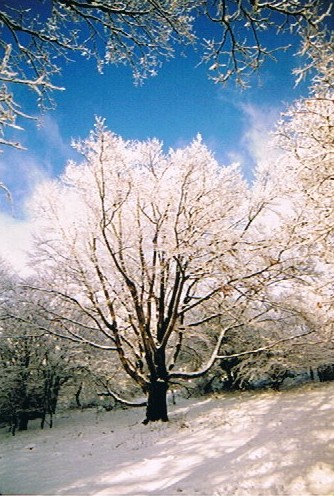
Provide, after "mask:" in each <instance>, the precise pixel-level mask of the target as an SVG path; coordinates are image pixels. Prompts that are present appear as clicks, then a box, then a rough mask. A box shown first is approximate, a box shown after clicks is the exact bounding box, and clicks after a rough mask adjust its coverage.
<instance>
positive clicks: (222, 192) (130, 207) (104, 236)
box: [32, 120, 296, 421]
mask: <svg viewBox="0 0 334 496" xmlns="http://www.w3.org/2000/svg"><path fill="white" fill-rule="evenodd" d="M76 148H77V149H78V150H79V151H80V152H81V153H82V155H83V157H84V160H83V162H82V163H81V164H76V163H70V164H69V165H68V166H67V168H66V170H65V172H64V174H63V175H62V177H61V178H60V180H58V181H49V182H47V183H44V184H43V185H41V186H40V187H39V188H38V190H37V192H36V194H35V198H34V200H33V204H32V209H33V211H34V212H35V215H36V223H37V224H36V232H37V234H36V247H37V248H36V254H35V258H34V265H35V267H39V270H40V281H43V283H41V282H40V283H39V287H37V288H36V289H38V290H40V291H43V293H44V294H45V295H49V297H50V305H49V309H48V318H47V320H46V321H45V322H42V321H41V322H40V323H39V325H40V328H44V329H51V331H52V332H54V333H55V334H57V335H59V336H64V337H67V338H68V339H70V340H72V341H74V342H80V343H86V344H90V345H91V346H93V347H95V348H100V349H103V350H110V352H113V353H117V354H118V356H119V359H120V362H121V364H122V366H123V368H124V370H125V371H126V373H127V374H128V375H129V376H130V377H131V378H132V379H133V380H134V381H135V382H136V383H137V384H138V385H139V386H140V387H141V388H142V390H143V391H144V392H145V394H147V395H148V406H147V420H148V421H150V420H159V419H162V420H167V407H166V393H167V389H168V386H169V384H170V382H171V381H173V380H179V379H191V378H195V377H199V376H201V375H203V374H204V373H205V372H207V371H208V370H209V369H210V367H211V366H212V365H213V363H214V362H215V360H217V359H218V357H220V355H219V350H220V345H221V343H222V340H223V338H224V336H225V337H226V336H227V335H228V333H229V332H231V330H232V329H235V328H238V327H240V328H242V327H243V326H244V325H245V322H247V324H248V325H255V323H256V322H258V321H261V319H264V316H265V315H266V314H267V313H268V312H270V311H271V310H272V305H273V304H274V305H276V300H275V298H276V295H275V287H281V286H282V285H283V284H284V281H286V280H289V279H291V278H292V279H294V278H295V271H296V261H295V258H294V257H292V256H290V254H289V252H288V249H289V248H290V247H289V246H287V248H282V244H281V243H280V242H278V241H277V240H278V239H279V236H278V235H276V237H274V236H272V238H270V237H269V236H268V235H267V236H266V237H265V236H264V233H263V230H262V228H261V224H257V218H258V217H259V215H260V213H261V212H262V210H263V209H264V208H265V207H266V203H265V202H262V203H261V204H259V203H254V204H253V203H252V204H249V194H248V189H247V186H246V183H245V182H244V181H243V179H242V177H241V175H240V173H239V171H238V167H237V166H236V165H232V166H228V167H223V166H220V165H219V164H218V163H217V162H216V160H215V159H214V158H213V156H212V155H211V153H210V152H209V151H208V149H207V148H206V146H205V145H204V144H203V143H202V142H201V139H200V137H198V138H197V139H195V140H194V141H193V142H192V143H191V144H190V145H189V146H187V147H185V148H184V149H179V150H170V151H169V152H168V153H164V152H163V149H162V145H161V143H159V142H158V141H156V140H151V141H148V142H136V141H125V140H123V139H122V138H120V137H117V136H115V135H114V134H112V133H111V132H109V131H107V130H106V129H105V127H104V125H103V122H102V121H101V120H99V121H98V122H97V124H96V127H95V130H94V131H93V132H92V133H91V134H90V136H89V138H88V139H86V140H84V141H82V142H78V143H77V144H76ZM253 226H254V228H253ZM275 240H276V241H275ZM276 291H277V290H276ZM288 315H290V313H289V312H288ZM292 334H293V333H292ZM195 356H196V359H194V357H195ZM187 357H188V359H187ZM221 358H223V357H221Z"/></svg>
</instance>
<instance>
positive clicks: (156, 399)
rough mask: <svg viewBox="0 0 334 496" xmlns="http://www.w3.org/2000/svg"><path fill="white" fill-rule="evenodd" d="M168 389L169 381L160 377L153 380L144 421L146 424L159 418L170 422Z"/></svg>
mask: <svg viewBox="0 0 334 496" xmlns="http://www.w3.org/2000/svg"><path fill="white" fill-rule="evenodd" d="M167 391H168V382H167V381H164V380H162V379H158V380H156V381H152V382H151V384H150V385H149V389H148V400H147V407H146V419H145V420H144V422H143V423H144V424H148V423H149V422H156V421H157V420H162V421H163V422H168V414H167Z"/></svg>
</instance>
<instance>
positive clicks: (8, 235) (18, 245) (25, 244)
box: [0, 213, 32, 275]
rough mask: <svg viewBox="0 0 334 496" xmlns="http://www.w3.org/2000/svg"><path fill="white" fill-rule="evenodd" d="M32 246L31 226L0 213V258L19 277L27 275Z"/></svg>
mask: <svg viewBox="0 0 334 496" xmlns="http://www.w3.org/2000/svg"><path fill="white" fill-rule="evenodd" d="M31 246H32V235H31V225H30V223H29V222H28V221H22V220H17V219H14V218H13V217H11V216H10V215H6V214H3V213H0V257H1V258H2V259H4V260H5V261H7V262H8V263H9V264H10V265H11V266H12V267H13V268H14V269H15V270H16V271H17V272H18V273H20V274H21V275H28V274H30V273H31V272H32V269H31V268H29V266H28V252H29V250H30V249H31Z"/></svg>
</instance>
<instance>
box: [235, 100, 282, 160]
mask: <svg viewBox="0 0 334 496" xmlns="http://www.w3.org/2000/svg"><path fill="white" fill-rule="evenodd" d="M240 109H241V110H242V113H243V116H244V117H243V120H244V128H245V132H244V134H243V137H242V140H241V145H242V148H243V149H244V150H245V151H246V153H247V154H248V155H249V156H250V158H251V159H252V160H253V162H254V163H258V162H262V161H265V160H267V159H268V158H270V157H271V156H272V154H273V150H272V148H271V147H270V144H269V143H270V134H271V132H272V131H273V130H274V128H275V124H276V122H277V120H278V118H279V115H280V111H279V109H277V108H275V107H268V106H267V107H266V108H262V107H259V106H257V105H254V104H250V103H247V104H241V105H240Z"/></svg>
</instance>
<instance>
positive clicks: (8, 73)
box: [0, 0, 329, 147]
mask: <svg viewBox="0 0 334 496" xmlns="http://www.w3.org/2000/svg"><path fill="white" fill-rule="evenodd" d="M328 14H329V10H328V9H327V8H326V2H325V3H324V2H323V1H322V0H307V1H304V0H284V1H282V0H270V1H258V0H255V1H253V0H242V1H237V0H232V1H228V0H219V1H215V0H210V1H203V0H163V1H160V0H159V1H157V0H145V1H143V0H127V1H126V2H115V1H113V0H94V1H85V0H45V1H43V2H38V1H34V0H31V1H29V2H27V1H23V0H21V1H19V0H17V1H15V2H14V4H13V2H11V1H10V0H4V1H3V2H2V3H1V12H0V33H1V36H0V38H1V41H0V61H1V62H0V81H2V85H1V87H0V144H7V145H8V144H9V145H13V146H16V147H18V146H20V145H19V143H18V142H15V141H12V140H11V139H10V137H9V136H7V134H8V133H7V130H8V128H10V127H14V128H16V127H18V124H19V121H20V120H21V119H19V120H17V118H22V117H28V115H27V112H28V111H27V110H26V109H25V108H24V107H23V108H22V101H23V99H22V98H21V97H19V96H18V95H20V93H21V95H22V92H20V91H17V88H18V87H21V88H22V87H26V88H28V89H30V90H33V91H35V92H36V95H37V103H38V105H39V106H40V107H41V108H42V109H43V108H44V109H45V108H49V107H50V106H51V107H52V106H53V104H54V102H53V100H52V92H53V90H57V89H58V90H59V89H62V83H61V78H59V77H58V76H59V74H60V73H61V67H62V65H63V63H64V61H67V62H68V61H70V60H71V59H76V58H77V57H78V56H84V57H86V58H92V57H93V58H95V59H96V60H97V65H98V69H99V70H100V71H103V67H104V66H105V65H106V64H110V63H112V64H127V65H129V66H130V67H131V68H132V71H133V74H134V77H135V80H136V81H142V80H143V79H144V78H145V77H147V76H148V75H152V74H156V72H157V70H158V69H159V67H160V65H161V63H162V61H163V60H165V59H169V58H171V57H172V56H174V55H175V53H177V52H176V46H177V45H178V44H180V45H181V46H183V47H184V45H187V44H191V45H193V46H194V47H195V48H196V49H197V50H198V52H199V54H200V55H199V60H200V61H202V62H205V63H207V64H208V65H209V69H210V74H211V77H212V79H213V80H214V81H216V82H225V81H227V80H228V79H229V78H231V77H235V78H236V79H237V81H238V82H239V83H240V84H245V83H246V82H247V80H248V77H249V75H250V74H252V73H253V72H254V71H256V70H257V69H258V68H259V67H260V66H261V65H262V63H263V62H264V61H265V60H266V59H267V58H272V57H273V56H274V54H275V52H276V51H277V50H278V49H280V48H288V46H286V40H285V39H284V38H283V36H282V37H281V35H284V36H285V35H286V34H287V33H288V34H289V35H290V34H291V33H292V34H293V35H295V36H296V39H297V40H302V49H301V51H302V53H303V54H305V52H308V51H309V50H310V49H314V48H316V47H317V39H318V37H319V36H322V37H326V36H327V37H328V34H327V32H326V19H327V18H328ZM268 30H269V32H270V33H271V43H270V46H267V36H268V35H267V32H268ZM208 31H209V32H210V33H212V34H211V35H210V36H209V37H208V36H207V32H208ZM202 32H203V33H205V35H204V36H203V35H202ZM283 39H284V41H283ZM292 39H293V38H292ZM273 40H275V43H273ZM312 65H313V64H312V63H311V66H312ZM301 74H303V71H302V73H301ZM23 95H24V93H23ZM23 98H24V96H23ZM29 115H31V113H30V114H29Z"/></svg>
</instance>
